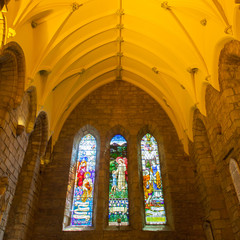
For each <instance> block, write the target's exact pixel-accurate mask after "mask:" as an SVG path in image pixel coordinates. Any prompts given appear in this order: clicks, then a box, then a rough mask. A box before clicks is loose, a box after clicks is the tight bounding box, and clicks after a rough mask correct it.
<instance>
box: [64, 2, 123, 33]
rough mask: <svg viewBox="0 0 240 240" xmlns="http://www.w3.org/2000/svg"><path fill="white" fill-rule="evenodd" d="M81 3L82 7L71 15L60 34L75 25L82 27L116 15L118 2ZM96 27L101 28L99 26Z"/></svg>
mask: <svg viewBox="0 0 240 240" xmlns="http://www.w3.org/2000/svg"><path fill="white" fill-rule="evenodd" d="M72 3H73V2H72ZM82 3H83V5H82V6H80V7H79V9H77V10H76V11H74V12H73V13H72V15H71V17H70V18H69V21H68V22H67V23H66V24H65V25H64V27H63V29H62V32H65V31H66V32H68V31H69V29H72V27H73V26H74V25H75V24H77V25H79V24H80V25H84V24H86V23H87V22H92V21H94V20H95V19H98V18H101V17H104V16H107V15H110V14H113V13H116V11H117V9H118V8H119V1H118V0H111V1H108V0H103V1H98V0H89V1H85V2H82ZM79 4H81V2H79ZM98 27H100V28H101V25H99V26H98Z"/></svg>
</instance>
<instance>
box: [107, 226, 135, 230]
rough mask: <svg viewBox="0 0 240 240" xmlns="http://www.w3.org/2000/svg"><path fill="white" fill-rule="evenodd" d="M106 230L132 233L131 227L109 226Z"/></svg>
mask: <svg viewBox="0 0 240 240" xmlns="http://www.w3.org/2000/svg"><path fill="white" fill-rule="evenodd" d="M104 230H106V231H130V230H132V229H131V227H130V226H129V225H128V226H107V227H106V228H105V229H104Z"/></svg>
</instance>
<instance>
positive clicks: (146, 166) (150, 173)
mask: <svg viewBox="0 0 240 240" xmlns="http://www.w3.org/2000/svg"><path fill="white" fill-rule="evenodd" d="M141 156H142V173H143V190H144V201H145V221H146V224H150V225H158V224H165V223H166V214H165V207H164V199H163V191H162V180H161V171H160V164H159V155H158V146H157V142H156V140H155V138H154V137H153V136H152V135H151V134H149V133H147V134H146V135H145V136H144V137H143V138H142V140H141Z"/></svg>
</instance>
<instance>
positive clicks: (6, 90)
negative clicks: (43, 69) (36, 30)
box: [0, 42, 25, 110]
mask: <svg viewBox="0 0 240 240" xmlns="http://www.w3.org/2000/svg"><path fill="white" fill-rule="evenodd" d="M0 86H1V87H0V102H1V105H0V107H1V108H3V109H6V110H8V109H9V108H16V107H17V106H19V105H20V103H21V101H22V97H23V94H24V86H25V57H24V52H23V50H22V48H21V47H20V46H19V45H18V44H17V43H16V42H10V43H8V44H6V45H5V46H4V48H3V51H2V54H1V56H0Z"/></svg>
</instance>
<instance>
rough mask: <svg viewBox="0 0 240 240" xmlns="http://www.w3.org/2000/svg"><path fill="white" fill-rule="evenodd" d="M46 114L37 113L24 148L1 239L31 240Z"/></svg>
mask: <svg viewBox="0 0 240 240" xmlns="http://www.w3.org/2000/svg"><path fill="white" fill-rule="evenodd" d="M47 129H48V125H47V115H46V113H45V112H41V113H40V114H39V115H38V117H37V119H36V122H35V126H34V130H33V131H32V133H31V135H30V136H29V142H28V147H27V150H26V153H25V157H24V161H23V165H22V169H21V172H20V174H19V178H18V184H17V187H16V192H15V195H14V198H13V202H12V206H11V209H10V213H9V217H8V222H7V227H6V231H5V235H4V239H5V240H10V239H19V240H20V239H21V240H25V239H26V240H27V239H31V231H32V224H33V215H34V212H35V208H36V205H37V199H38V195H39V190H40V184H41V171H40V167H41V156H42V155H43V154H44V153H45V149H46V145H47Z"/></svg>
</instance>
